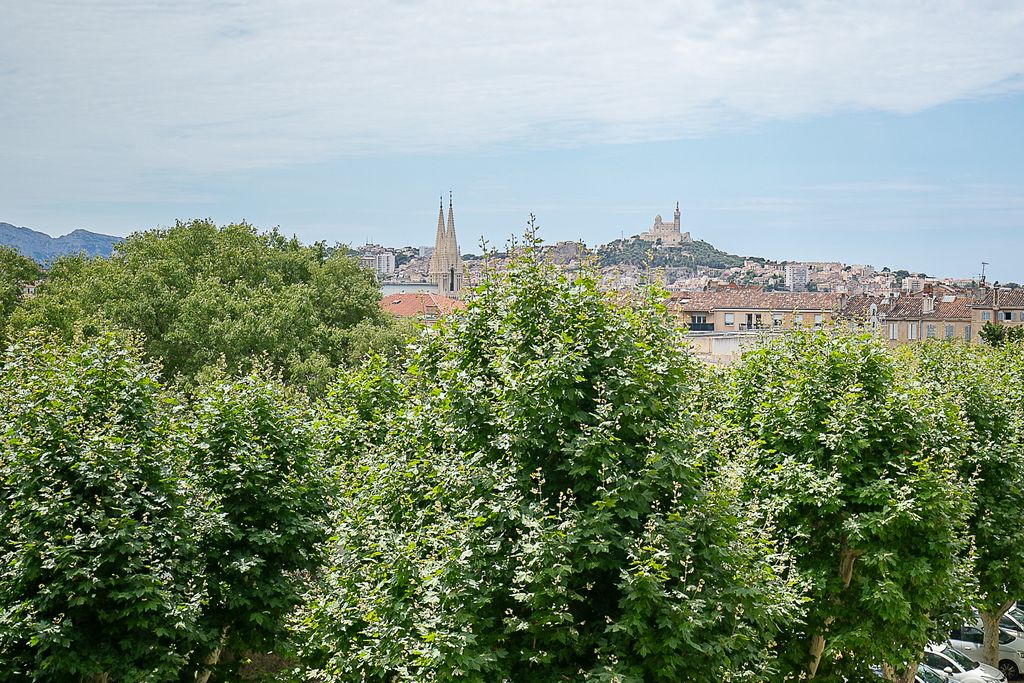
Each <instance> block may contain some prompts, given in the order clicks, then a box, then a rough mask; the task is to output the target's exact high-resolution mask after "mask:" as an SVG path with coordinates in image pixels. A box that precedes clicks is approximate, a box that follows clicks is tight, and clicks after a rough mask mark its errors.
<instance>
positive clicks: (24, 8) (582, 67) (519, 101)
mask: <svg viewBox="0 0 1024 683" xmlns="http://www.w3.org/2000/svg"><path fill="white" fill-rule="evenodd" d="M0 2H2V3H5V4H6V6H5V7H4V8H3V23H4V25H5V31H4V34H5V35H4V40H3V41H2V43H0V92H2V93H3V98H4V105H3V107H0V148H2V149H3V150H4V156H5V159H6V160H5V168H6V169H7V170H5V171H3V172H0V178H4V177H9V179H10V181H11V182H15V181H18V180H19V179H20V180H22V181H24V179H25V178H31V177H33V174H36V175H38V174H40V173H44V172H45V171H44V170H45V169H58V168H59V169H63V170H61V171H59V173H61V174H64V175H67V176H69V180H70V177H72V176H73V177H74V178H77V179H78V183H79V186H80V188H82V191H85V189H86V188H90V190H89V191H95V192H100V193H101V194H110V195H116V194H117V192H118V188H119V183H120V182H127V181H128V180H129V179H131V182H132V183H133V184H134V185H138V184H139V181H140V178H142V179H144V178H145V175H144V174H146V173H164V172H168V171H169V172H172V173H180V172H182V171H185V172H196V173H201V174H202V173H213V172H221V171H232V170H238V169H246V168H259V167H272V166H281V165H288V164H298V163H306V162H310V161H316V160H322V159H327V158H332V157H336V156H339V155H345V154H359V153H367V152H379V151H434V150H437V149H445V148H457V149H466V148H477V147H480V146H488V145H503V144H514V145H515V144H527V145H531V146H540V147H552V146H563V145H575V144H586V143H589V142H593V141H610V142H624V141H635V140H657V139H668V138H675V137H684V136H701V135H707V134H710V133H713V132H715V131H716V130H719V129H721V128H723V127H726V128H728V127H734V126H739V125H748V124H749V123H750V122H756V121H761V120H768V119H780V118H782V119H785V118H794V117H807V116H814V115H819V114H823V113H828V112H833V111H843V110H878V111H886V112H897V113H911V112H915V111H919V110H921V109H925V108H927V107H930V106H934V105H937V104H941V103H944V102H950V101H954V100H960V99H965V98H974V97H982V96H988V95H993V94H999V93H1004V92H1007V91H1017V90H1021V89H1024V79H1022V78H1021V76H1022V74H1024V40H1022V39H1021V36H1022V35H1024V4H1022V3H1019V2H1005V3H996V2H982V1H979V0H963V1H960V2H954V1H941V0H936V1H934V2H927V3H925V2H898V1H886V2H848V1H846V0H843V1H841V2H812V1H808V2H800V1H796V0H794V1H783V0H780V1H779V2H767V1H765V0H746V1H744V0H731V1H730V0H693V1H691V2H686V3H683V2H679V1H678V0H648V1H647V2H645V3H637V4H636V5H635V6H634V7H627V3H622V2H607V1H603V0H552V1H548V0H520V1H519V2H514V3H513V2H459V3H457V2H454V1H452V0H448V1H444V0H405V1H403V2H395V1H392V2H385V1H384V0H345V1H344V2H338V1H337V0H307V1H297V0H251V1H250V0H246V1H240V2H239V1H234V0H223V1H220V2H210V1H208V0H125V1H120V0H105V1H103V0H97V1H95V2H87V3H85V2H80V1H79V0H67V1H64V2H57V1H54V0H35V1H34V2H18V1H17V0H0ZM140 174H142V175H140ZM83 178H91V182H88V183H84V184H83Z"/></svg>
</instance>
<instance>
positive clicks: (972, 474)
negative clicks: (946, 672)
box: [912, 342, 1024, 679]
mask: <svg viewBox="0 0 1024 683" xmlns="http://www.w3.org/2000/svg"><path fill="white" fill-rule="evenodd" d="M1021 358H1022V354H1021V347H1020V345H1019V344H1014V343H1013V342H1011V343H1009V345H1007V346H1003V347H1002V348H999V349H996V350H993V349H990V348H987V347H981V346H973V345H966V344H923V345H919V346H918V347H916V348H915V349H914V353H913V355H912V360H913V361H916V366H917V368H918V371H919V372H920V373H921V375H922V377H923V379H924V380H925V381H927V382H928V383H929V384H930V385H931V386H932V387H934V388H935V390H936V391H940V392H943V393H945V394H946V395H947V396H948V398H949V400H951V401H953V402H954V403H955V405H956V406H957V408H958V409H959V411H960V414H961V415H962V416H963V418H964V419H965V421H966V423H967V425H968V427H969V429H970V431H969V432H968V433H967V435H966V436H967V438H966V439H965V443H966V445H967V448H966V452H965V454H964V457H963V458H962V459H961V460H960V461H959V465H960V473H961V478H962V479H963V480H965V481H970V482H971V485H972V490H973V494H974V496H973V506H972V510H971V516H970V521H969V531H970V534H971V536H972V537H973V538H974V544H975V552H976V559H975V576H976V578H977V581H978V589H979V591H978V600H977V601H976V604H975V607H977V609H978V612H979V614H980V615H981V620H982V623H983V626H984V631H985V642H984V645H983V648H982V651H983V653H984V659H985V661H986V662H987V663H988V664H991V665H992V666H997V665H999V664H1000V661H999V656H998V652H999V620H1000V619H1001V618H1002V616H1003V615H1004V614H1005V613H1006V612H1007V610H1009V609H1010V607H1012V606H1013V603H1014V601H1015V600H1016V599H1017V598H1019V597H1020V596H1022V595H1024V563H1022V562H1020V560H1019V555H1020V549H1021V548H1022V547H1024V525H1022V524H1021V523H1020V494H1021V491H1024V362H1022V360H1021ZM1001 668H1004V669H1005V670H1006V673H1007V674H1008V675H1007V677H1008V678H1010V679H1012V678H1014V677H1015V676H1016V674H1017V673H1019V672H1017V671H1016V669H1017V667H1016V665H1015V664H1014V663H1013V662H1010V661H1007V662H1006V663H1005V664H1004V665H1003V666H1002V667H1001Z"/></svg>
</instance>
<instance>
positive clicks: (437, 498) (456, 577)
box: [295, 253, 794, 682]
mask: <svg viewBox="0 0 1024 683" xmlns="http://www.w3.org/2000/svg"><path fill="white" fill-rule="evenodd" d="M659 296H660V295H659V294H658V293H647V294H646V296H645V298H644V300H643V301H642V302H641V303H639V304H638V305H637V306H636V307H635V308H629V307H620V306H618V305H615V304H613V303H611V302H610V301H609V300H608V299H607V298H606V297H605V296H604V295H603V294H601V293H600V292H599V291H598V290H597V287H596V284H595V280H594V277H593V275H592V274H590V273H584V274H583V275H580V276H579V277H577V278H575V279H572V280H570V279H568V278H567V277H566V276H565V275H564V274H561V275H560V274H557V273H555V272H554V271H553V270H552V269H551V268H550V267H549V266H546V265H544V264H543V263H542V262H541V261H540V259H538V258H535V256H534V254H532V253H528V255H527V256H526V257H525V258H521V259H518V260H517V261H515V262H514V264H513V265H512V266H511V267H510V268H509V269H508V270H507V271H506V272H504V273H502V274H500V275H494V276H493V279H492V280H491V281H489V282H488V283H487V284H486V285H485V286H484V287H483V288H482V289H481V290H480V291H479V292H478V294H477V297H476V298H475V299H473V300H471V301H470V303H469V306H468V310H467V311H466V312H465V314H463V315H459V316H455V317H454V318H452V319H451V320H449V321H447V322H446V323H444V324H442V325H441V326H439V327H438V328H437V329H435V330H432V331H428V333H427V336H426V337H425V339H424V340H423V342H422V343H421V345H420V346H419V347H418V349H417V350H416V351H415V353H414V357H413V359H412V361H411V362H410V363H409V364H408V365H407V367H405V368H404V370H403V369H399V368H396V367H395V366H394V365H393V364H386V363H382V362H376V363H373V364H371V365H369V366H367V367H366V368H365V369H364V371H363V372H361V373H358V374H356V375H353V376H351V377H346V378H343V380H342V382H340V383H339V384H338V385H337V386H336V387H335V390H334V392H333V394H332V395H331V397H330V399H329V401H328V404H327V418H326V419H327V424H326V430H325V439H326V440H327V444H328V445H327V448H328V450H330V451H331V452H332V454H333V459H334V460H335V461H336V463H337V468H338V472H339V481H340V483H341V486H342V492H341V495H340V497H339V499H338V501H337V512H336V516H335V524H336V534H337V542H336V544H335V546H334V548H333V554H332V558H331V561H330V562H329V569H328V570H327V572H326V574H325V575H324V576H323V578H322V581H321V583H320V584H319V585H318V587H317V588H316V590H314V591H312V592H311V594H310V595H309V597H308V601H307V604H306V606H305V608H304V609H303V611H302V612H301V613H300V615H299V616H298V617H297V618H296V621H295V627H296V629H297V631H298V638H299V641H300V642H301V643H302V645H301V647H300V654H301V656H302V657H303V659H304V660H305V661H306V662H308V663H309V665H310V667H311V669H310V670H308V671H305V672H304V673H303V674H302V675H304V676H306V677H308V678H313V679H314V680H328V681H349V680H366V681H381V682H383V681H450V680H455V679H458V680H467V681H503V680H504V681H526V680H529V681H539V682H544V681H552V682H553V681H563V680H594V681H622V682H625V681H637V682H639V681H708V680H719V679H720V678H725V677H727V676H731V677H730V678H729V680H761V678H760V676H761V674H762V673H763V671H764V667H765V665H766V662H765V661H764V657H765V655H766V653H767V650H768V644H769V642H770V641H771V639H772V638H773V637H774V635H775V634H776V633H777V631H778V630H779V629H780V627H781V625H782V624H783V623H784V622H785V620H786V619H787V617H788V615H789V614H790V613H791V611H792V610H793V600H794V595H793V588H792V586H791V585H790V584H789V583H788V582H787V581H786V580H785V579H784V573H785V568H784V565H785V559H784V556H783V555H781V554H780V553H779V551H778V550H777V549H776V548H775V546H774V544H773V542H772V538H771V533H770V529H766V528H763V527H761V526H759V525H758V524H756V523H755V518H754V517H753V516H752V515H749V514H748V511H747V509H746V508H744V507H743V506H741V505H739V504H738V501H737V500H736V490H737V489H738V483H737V477H738V475H737V473H736V472H735V471H734V469H733V468H732V467H731V466H729V465H728V464H727V463H726V458H725V452H724V448H723V446H722V441H721V440H719V439H718V438H716V437H717V430H718V427H719V426H718V425H717V424H716V422H715V420H714V419H713V417H712V416H710V415H709V414H707V413H706V412H705V411H704V410H703V407H704V406H705V405H707V403H708V397H707V396H706V394H705V393H704V385H705V383H706V382H707V377H706V375H705V370H704V369H703V368H701V367H700V366H699V365H698V364H697V363H695V362H694V361H693V360H692V359H691V358H690V357H689V356H688V355H687V354H686V352H685V351H683V350H682V349H684V348H685V347H684V345H683V344H682V343H681V340H680V337H679V336H678V333H677V331H676V330H675V329H673V327H672V326H671V323H670V321H669V319H668V318H667V316H666V313H665V311H664V309H663V307H662V306H661V305H660V303H659V301H660V299H659ZM730 671H731V672H732V673H731V674H730Z"/></svg>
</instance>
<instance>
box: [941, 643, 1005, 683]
mask: <svg viewBox="0 0 1024 683" xmlns="http://www.w3.org/2000/svg"><path fill="white" fill-rule="evenodd" d="M924 663H925V664H927V665H928V666H930V667H931V668H933V669H935V670H936V671H942V672H944V673H947V674H949V675H950V676H951V677H952V678H953V680H955V681H960V682H961V683H1005V682H1006V676H1005V675H1003V673H1002V672H1001V671H1000V670H999V669H996V668H994V667H991V666H989V665H988V664H981V663H979V662H976V661H974V660H973V659H971V658H970V657H968V656H967V655H966V654H964V653H963V652H961V651H960V650H957V649H956V648H955V647H953V646H952V645H950V644H949V643H941V644H934V645H929V646H928V647H926V648H925V651H924Z"/></svg>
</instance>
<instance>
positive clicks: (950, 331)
mask: <svg viewBox="0 0 1024 683" xmlns="http://www.w3.org/2000/svg"><path fill="white" fill-rule="evenodd" d="M952 338H953V326H952V325H946V339H952Z"/></svg>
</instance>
